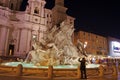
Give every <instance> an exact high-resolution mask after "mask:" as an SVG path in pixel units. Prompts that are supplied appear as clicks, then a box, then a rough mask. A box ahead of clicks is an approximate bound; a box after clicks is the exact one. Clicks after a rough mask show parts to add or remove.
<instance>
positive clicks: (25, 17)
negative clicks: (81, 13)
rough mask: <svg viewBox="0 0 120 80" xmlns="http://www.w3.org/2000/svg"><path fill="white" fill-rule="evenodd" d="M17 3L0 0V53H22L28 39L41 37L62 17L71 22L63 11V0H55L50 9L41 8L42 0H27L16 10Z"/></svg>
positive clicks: (29, 46)
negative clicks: (23, 5)
mask: <svg viewBox="0 0 120 80" xmlns="http://www.w3.org/2000/svg"><path fill="white" fill-rule="evenodd" d="M21 3H22V0H2V1H0V55H4V56H7V55H9V56H25V55H26V53H28V52H29V51H30V50H31V49H32V41H33V40H37V41H41V40H42V39H43V38H44V36H46V32H47V31H48V30H49V29H51V28H52V27H53V26H54V25H57V26H59V24H60V23H61V22H62V21H65V23H66V24H72V25H74V18H73V17H71V16H68V15H66V10H67V8H65V7H64V0H56V1H55V6H54V7H53V8H52V9H47V8H45V4H46V1H45V0H28V5H27V7H26V10H25V11H19V9H20V6H21Z"/></svg>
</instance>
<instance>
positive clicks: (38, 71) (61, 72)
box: [0, 64, 120, 80]
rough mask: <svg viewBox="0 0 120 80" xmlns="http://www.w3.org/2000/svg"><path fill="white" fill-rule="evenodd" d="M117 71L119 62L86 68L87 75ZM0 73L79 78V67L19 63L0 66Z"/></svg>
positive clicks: (114, 72)
mask: <svg viewBox="0 0 120 80" xmlns="http://www.w3.org/2000/svg"><path fill="white" fill-rule="evenodd" d="M118 71H120V64H119V66H118V67H117V66H116V65H111V66H103V65H100V66H99V68H92V69H90V68H89V69H87V75H88V76H98V77H103V76H104V75H111V76H117V75H118ZM0 75H12V76H19V77H32V78H40V79H47V80H52V79H55V80H56V79H57V78H59V79H67V80H69V79H75V80H77V79H78V80H79V79H80V78H81V73H80V67H79V66H78V67H77V68H74V69H73V68H72V69H56V68H53V66H51V65H50V66H48V68H25V67H23V66H22V64H19V65H18V66H17V67H10V66H2V65H1V66H0Z"/></svg>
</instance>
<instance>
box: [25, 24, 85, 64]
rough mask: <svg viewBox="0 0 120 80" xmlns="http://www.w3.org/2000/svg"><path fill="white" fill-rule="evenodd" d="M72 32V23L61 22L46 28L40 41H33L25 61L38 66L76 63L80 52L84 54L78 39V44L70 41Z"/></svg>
mask: <svg viewBox="0 0 120 80" xmlns="http://www.w3.org/2000/svg"><path fill="white" fill-rule="evenodd" d="M73 32H74V28H73V25H69V24H65V22H62V23H61V25H60V26H59V27H57V26H54V27H53V28H51V29H50V30H48V32H47V35H46V37H44V39H43V40H42V41H41V42H38V41H33V45H32V46H33V50H31V51H30V52H29V53H28V56H27V57H26V59H25V62H31V63H33V64H35V65H38V66H39V65H41V66H43V65H45V66H46V65H60V64H62V65H63V64H78V58H79V57H80V54H81V56H82V55H86V54H85V53H84V54H82V53H83V52H82V51H84V50H83V49H84V48H83V46H82V43H81V42H80V41H78V46H75V45H74V44H73V43H72V34H73ZM80 44H81V45H80ZM81 52H82V53H81ZM30 56H31V58H30Z"/></svg>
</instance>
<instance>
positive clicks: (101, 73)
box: [99, 65, 104, 77]
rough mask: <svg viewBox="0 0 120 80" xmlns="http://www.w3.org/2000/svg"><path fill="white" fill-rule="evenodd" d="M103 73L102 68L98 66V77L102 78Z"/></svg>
mask: <svg viewBox="0 0 120 80" xmlns="http://www.w3.org/2000/svg"><path fill="white" fill-rule="evenodd" d="M103 71H104V69H103V66H102V65H100V66H99V77H102V76H103V74H104V73H103Z"/></svg>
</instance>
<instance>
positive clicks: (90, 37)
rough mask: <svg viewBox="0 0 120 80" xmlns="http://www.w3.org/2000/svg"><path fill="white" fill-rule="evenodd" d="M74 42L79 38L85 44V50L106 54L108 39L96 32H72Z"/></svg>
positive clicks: (96, 53)
mask: <svg viewBox="0 0 120 80" xmlns="http://www.w3.org/2000/svg"><path fill="white" fill-rule="evenodd" d="M74 34H75V36H74V37H75V38H74V43H75V44H76V43H77V39H79V40H80V41H81V42H82V43H84V44H86V43H87V44H86V48H85V49H86V51H87V53H88V54H92V55H103V56H105V55H108V41H107V37H103V36H100V35H97V34H93V33H89V32H85V31H79V32H76V33H74Z"/></svg>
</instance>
